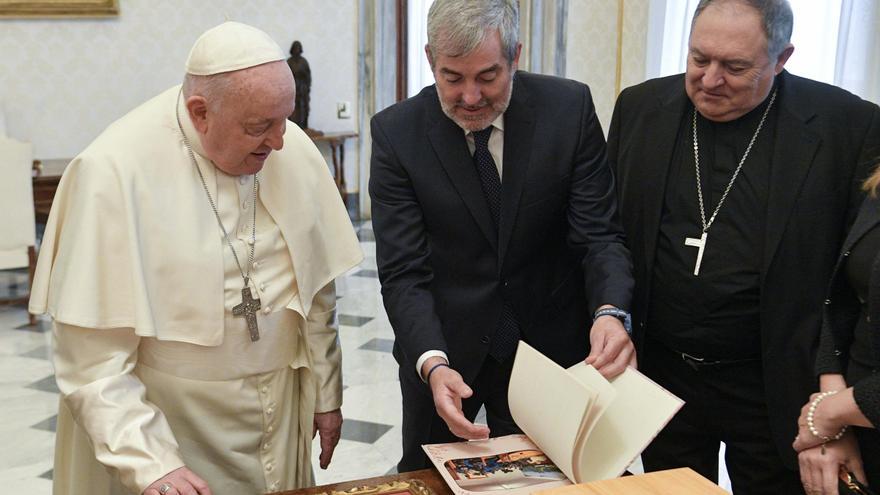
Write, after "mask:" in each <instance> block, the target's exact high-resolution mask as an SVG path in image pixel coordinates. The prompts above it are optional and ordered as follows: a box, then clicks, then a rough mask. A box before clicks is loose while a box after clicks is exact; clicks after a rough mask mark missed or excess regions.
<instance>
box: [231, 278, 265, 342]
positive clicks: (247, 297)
mask: <svg viewBox="0 0 880 495" xmlns="http://www.w3.org/2000/svg"><path fill="white" fill-rule="evenodd" d="M258 309H260V300H259V299H254V298H253V296H252V295H251V289H250V287H248V285H247V282H245V284H244V289H241V304H238V305H236V306H235V307H233V308H232V314H233V315H234V316H242V315H244V318H245V320H247V326H248V332H249V333H250V334H251V342H256V341H258V340H260V329H259V327H257V310H258Z"/></svg>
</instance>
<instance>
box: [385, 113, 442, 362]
mask: <svg viewBox="0 0 880 495" xmlns="http://www.w3.org/2000/svg"><path fill="white" fill-rule="evenodd" d="M370 129H371V132H372V141H373V145H372V155H371V158H370V199H371V201H372V218H373V231H374V233H375V235H376V265H377V267H378V269H379V280H380V282H381V283H382V298H383V301H384V303H385V310H386V311H387V312H388V319H389V320H390V322H391V326H392V328H394V335H395V339H396V343H397V345H398V346H399V347H400V349H401V351H403V356H404V359H405V360H406V361H408V362H410V363H412V364H413V366H415V362H416V361H417V360H418V358H419V356H421V355H422V354H423V353H424V352H425V351H429V350H440V351H443V352H448V351H447V346H446V340H445V339H444V337H443V332H442V328H441V323H440V318H439V317H438V316H437V313H436V311H435V309H434V296H433V294H432V293H431V290H430V287H431V282H432V280H433V278H434V274H433V271H432V268H431V264H430V254H431V253H430V246H429V244H428V239H427V234H426V232H425V223H424V220H423V215H422V209H421V205H420V204H419V200H418V197H417V196H416V193H415V190H414V189H413V185H412V182H411V180H410V177H409V174H408V173H407V171H406V169H405V167H404V166H403V164H401V163H400V161H399V160H398V158H397V156H396V155H395V153H394V151H393V145H392V144H391V141H390V140H389V139H388V137H387V136H386V133H385V131H384V130H383V129H382V126H381V124H380V123H379V122H378V121H377V119H376V118H373V120H372V121H371V123H370ZM413 371H415V370H413Z"/></svg>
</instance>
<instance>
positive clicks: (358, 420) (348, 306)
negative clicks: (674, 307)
mask: <svg viewBox="0 0 880 495" xmlns="http://www.w3.org/2000/svg"><path fill="white" fill-rule="evenodd" d="M356 229H357V231H358V237H359V239H360V241H361V247H362V248H363V251H364V255H365V259H364V262H363V263H362V264H361V265H360V266H359V267H357V268H355V269H353V270H351V271H350V272H349V273H347V274H346V275H345V276H344V277H342V278H341V279H339V280H338V282H337V290H338V296H339V300H338V314H339V334H340V341H341V344H342V349H343V383H344V387H345V388H344V392H343V394H344V399H343V415H344V416H345V421H344V423H343V428H342V439H341V440H340V442H339V445H338V446H337V448H336V452H335V455H334V457H333V462H332V464H331V465H330V468H329V469H328V470H326V471H322V470H320V469H316V473H315V474H316V479H317V482H318V484H323V483H330V482H335V481H343V480H349V479H357V478H364V477H369V476H379V475H383V474H386V473H388V472H392V471H393V470H394V466H395V464H396V462H397V460H398V459H399V457H400V453H401V447H400V438H401V432H400V428H401V412H400V404H401V398H400V388H399V385H398V378H397V363H396V362H395V361H394V358H393V357H392V355H391V347H392V344H393V341H394V335H393V333H392V330H391V326H390V324H389V322H388V317H387V316H386V314H385V310H384V308H383V306H382V301H381V296H380V294H379V279H378V278H377V273H376V257H375V239H374V237H373V230H372V225H371V224H370V223H369V222H365V223H362V222H357V223H356ZM26 290H27V274H26V272H25V271H23V270H12V271H9V270H7V271H0V297H7V296H11V295H15V294H23V293H24V292H25V291H26ZM50 326H51V323H50V322H49V320H48V319H46V318H45V317H41V319H40V320H39V322H38V325H36V326H35V327H30V326H28V325H27V313H26V312H25V309H24V307H22V306H0V445H2V446H3V448H2V449H0V485H2V486H3V488H4V491H5V492H8V493H22V494H32V495H42V494H49V493H51V488H52V481H51V480H52V458H53V449H54V436H55V433H54V432H55V420H56V412H57V407H58V389H57V387H56V385H55V378H54V374H53V370H52V364H51V362H50V352H51V344H52V343H51V331H50ZM317 450H318V449H317V448H316V449H315V460H314V462H313V464H314V465H315V466H317V464H318V463H317ZM640 468H641V466H640V465H639V464H636V465H634V466H633V468H632V469H633V470H634V471H640V470H641V469H640Z"/></svg>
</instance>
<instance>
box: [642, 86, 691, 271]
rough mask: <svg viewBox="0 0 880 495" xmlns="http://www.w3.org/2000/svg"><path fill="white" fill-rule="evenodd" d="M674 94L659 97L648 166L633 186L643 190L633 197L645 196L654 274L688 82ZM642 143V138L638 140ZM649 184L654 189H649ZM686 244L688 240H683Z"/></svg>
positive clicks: (648, 139) (648, 146) (649, 138)
mask: <svg viewBox="0 0 880 495" xmlns="http://www.w3.org/2000/svg"><path fill="white" fill-rule="evenodd" d="M669 89H670V90H669V91H668V92H667V93H665V94H661V95H659V101H658V105H657V106H656V107H655V108H652V109H650V110H649V112H650V113H648V114H647V115H646V117H645V122H653V123H655V125H654V126H653V128H651V129H646V130H647V132H648V135H647V137H646V139H645V140H644V142H645V146H644V147H643V148H642V149H643V152H644V155H643V157H644V158H645V161H644V166H642V167H639V168H638V171H639V172H638V177H637V178H635V180H634V181H633V184H636V185H638V186H639V190H638V191H629V194H633V195H636V196H641V200H642V203H643V205H642V211H643V212H644V213H645V229H644V232H648V233H649V234H648V235H646V236H645V238H644V242H645V253H646V254H647V257H648V259H647V273H649V274H650V273H653V269H654V258H655V256H656V250H657V236H658V235H659V233H660V217H661V215H662V213H663V200H664V198H665V196H666V182H667V178H668V177H669V168H670V167H671V166H672V154H673V151H674V150H675V143H676V141H678V132H679V126H680V125H681V121H682V117H683V115H684V111H685V109H687V107H688V106H687V96H686V94H685V92H684V79H683V78H682V79H675V84H673V85H672V86H671V87H670V88H669ZM634 139H635V140H637V141H638V140H639V139H640V138H639V137H637V136H636V137H635V138H634ZM646 184H650V185H651V186H649V187H645V185H646ZM681 241H682V242H684V239H682V240H681Z"/></svg>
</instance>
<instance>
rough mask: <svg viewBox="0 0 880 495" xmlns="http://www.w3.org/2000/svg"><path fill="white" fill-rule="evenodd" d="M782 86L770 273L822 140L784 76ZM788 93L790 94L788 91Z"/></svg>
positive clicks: (770, 214) (767, 250) (770, 202)
mask: <svg viewBox="0 0 880 495" xmlns="http://www.w3.org/2000/svg"><path fill="white" fill-rule="evenodd" d="M779 77H782V78H783V79H782V81H781V84H780V95H779V98H780V103H779V111H778V114H777V115H778V116H777V119H776V122H777V123H776V139H775V142H774V144H773V160H772V168H771V171H770V189H769V191H770V194H769V197H768V199H767V227H766V228H767V234H766V236H765V241H764V242H765V245H764V269H763V270H762V272H763V273H764V274H766V273H767V269H768V267H769V266H770V263H771V261H772V260H773V257H774V256H775V254H776V250H777V248H778V247H779V243H780V241H781V240H782V234H783V233H784V232H785V225H786V224H787V223H788V219H789V217H790V216H791V211H792V208H794V205H795V203H796V202H797V199H798V196H799V195H800V194H801V184H803V182H804V179H805V178H806V177H807V174H808V173H809V171H810V167H811V166H812V165H813V158H814V157H815V155H816V150H817V149H818V147H819V143H820V141H821V138H820V137H819V135H818V134H817V133H816V132H814V131H813V130H812V129H811V128H810V126H809V121H810V120H812V118H813V117H814V116H815V114H814V113H813V112H812V111H811V110H810V108H811V106H810V105H808V104H800V103H799V102H798V101H797V94H792V92H791V88H790V87H789V88H786V84H785V82H786V80H785V73H784V72H783V73H782V75H780V76H779ZM786 90H788V91H786Z"/></svg>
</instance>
